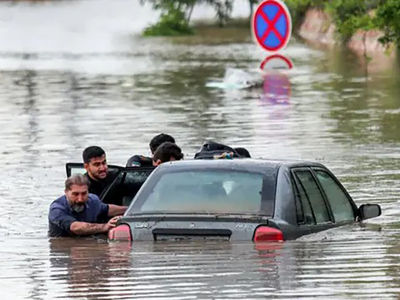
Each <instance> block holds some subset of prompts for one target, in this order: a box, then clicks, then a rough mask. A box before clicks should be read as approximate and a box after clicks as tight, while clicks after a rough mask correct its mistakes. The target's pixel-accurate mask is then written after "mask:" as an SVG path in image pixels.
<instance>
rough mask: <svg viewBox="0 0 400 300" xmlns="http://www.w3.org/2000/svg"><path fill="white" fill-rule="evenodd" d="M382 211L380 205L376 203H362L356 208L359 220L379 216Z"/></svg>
mask: <svg viewBox="0 0 400 300" xmlns="http://www.w3.org/2000/svg"><path fill="white" fill-rule="evenodd" d="M381 213H382V210H381V207H380V206H379V205H378V204H363V205H361V206H360V208H359V209H358V215H359V216H360V220H361V221H362V220H366V219H371V218H375V217H379V216H380V215H381Z"/></svg>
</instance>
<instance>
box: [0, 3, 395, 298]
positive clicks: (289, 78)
mask: <svg viewBox="0 0 400 300" xmlns="http://www.w3.org/2000/svg"><path fill="white" fill-rule="evenodd" d="M245 4H247V1H245ZM0 8H1V9H0V25H1V26H0V37H1V40H2V41H7V42H4V43H2V44H1V45H0V78H1V80H0V102H1V105H0V153H1V156H2V162H3V164H2V175H3V176H2V178H3V180H2V181H0V200H1V203H2V207H3V209H2V210H1V212H0V217H1V219H2V222H0V258H1V263H0V268H1V270H2V273H1V275H0V287H1V290H2V292H3V294H4V295H6V298H13V299H15V298H19V299H21V298H29V299H54V298H66V299H70V298H93V299H101V298H103V299H105V298H107V299H110V298H117V297H118V298H129V299H131V298H166V297H168V298H174V299H190V298H229V299H231V298H246V299H247V298H265V297H272V298H296V299H297V298H309V297H312V296H321V297H324V298H327V297H328V298H337V299H342V298H359V297H360V295H362V296H367V297H368V296H369V297H371V298H397V295H398V293H399V292H400V291H399V288H398V286H399V285H398V281H399V275H398V271H399V270H398V263H397V260H398V256H399V251H398V249H399V245H398V244H399V243H398V237H399V234H398V232H399V227H400V225H399V224H400V223H399V221H398V216H399V213H400V210H399V208H398V200H399V199H398V195H399V194H400V184H399V183H400V172H399V169H400V154H399V152H398V148H399V147H398V145H399V142H400V134H399V133H398V124H399V121H400V120H399V117H400V98H399V97H398V95H399V92H400V85H399V79H398V78H399V76H398V71H397V70H395V69H390V70H387V71H383V72H380V73H370V74H368V73H367V72H366V71H365V68H364V66H363V65H362V64H360V63H359V61H358V60H357V58H356V57H355V56H354V55H352V54H351V53H348V52H346V51H334V50H332V51H329V52H322V51H319V50H315V49H310V48H308V47H307V46H306V45H304V44H302V43H301V42H300V41H296V40H293V41H292V42H291V44H290V45H289V47H288V48H287V49H286V50H285V53H284V54H285V55H287V56H288V57H290V58H291V59H292V60H293V62H294V65H295V68H293V69H292V70H290V71H288V72H285V73H283V72H281V73H278V75H277V74H276V73H273V74H274V75H273V76H272V77H269V78H268V76H267V79H266V81H265V82H264V83H265V85H266V87H267V91H268V93H265V92H264V91H263V87H261V86H260V87H253V88H249V89H221V88H215V87H207V83H209V82H223V80H224V76H225V74H226V72H227V70H232V69H233V70H239V71H244V72H247V73H250V72H251V70H257V69H258V67H259V65H260V61H262V60H263V59H264V58H265V53H263V52H262V51H260V50H259V49H258V47H257V46H256V45H255V44H253V43H252V42H251V38H250V35H249V29H248V28H235V29H234V30H232V29H222V30H216V29H214V30H210V29H209V28H208V27H204V28H202V29H200V31H199V33H200V34H199V35H197V36H193V37H184V38H174V39H167V38H150V39H144V38H142V37H140V36H139V35H138V34H137V33H138V32H139V30H140V28H143V27H144V26H145V25H146V24H147V22H149V21H150V20H151V19H153V18H156V16H154V15H153V12H152V11H151V10H150V9H149V8H148V7H147V8H146V7H141V6H139V4H138V3H135V4H133V2H126V1H119V0H116V1H113V2H110V1H102V0H99V1H75V2H62V1H61V2H57V3H55V2H54V3H53V2H45V3H42V4H36V5H30V4H27V3H18V4H13V5H11V4H10V3H6V2H2V3H1V4H0ZM110 15H113V16H115V17H113V18H110V17H109V16H110ZM133 15H137V16H138V18H136V19H135V18H133V17H132V16H133ZM89 16H90V17H89ZM55 17H57V21H56V22H55V21H54V18H55ZM52 18H53V19H52ZM38 20H42V21H43V22H39V21H38ZM35 24H36V25H35ZM249 70H250V71H249ZM238 79H241V77H240V76H239V77H238ZM282 83H283V84H282ZM286 87H287V88H286ZM278 96H279V97H278ZM281 97H283V99H284V101H283V102H282V101H281V100H282V99H281ZM278 100H279V101H278ZM282 104H283V105H282ZM159 132H167V133H170V134H172V135H173V136H175V138H176V140H177V143H178V144H179V145H180V146H181V147H182V149H183V150H184V152H185V154H186V158H191V157H192V156H193V154H194V153H195V152H196V151H197V150H198V149H199V147H200V145H201V144H202V142H203V141H204V140H205V139H208V138H212V139H214V140H216V141H220V142H223V143H226V144H229V145H232V146H243V147H246V148H248V149H249V150H250V152H251V153H252V156H253V157H272V158H274V157H277V158H295V159H296V158H301V159H309V160H317V161H321V162H323V163H325V164H326V165H327V166H328V167H329V168H331V169H332V170H333V171H334V173H335V174H337V175H338V177H339V178H340V179H341V180H342V181H343V183H344V185H345V186H346V187H347V188H348V190H349V192H350V194H351V195H352V196H353V198H354V199H355V201H356V203H357V204H358V205H360V204H362V203H366V202H374V203H379V204H380V205H381V206H382V208H383V216H382V217H380V218H377V219H373V220H371V221H368V222H366V224H363V225H358V224H357V225H354V226H346V227H343V228H337V229H335V230H330V231H326V232H322V233H318V234H315V235H312V236H306V237H303V238H301V239H300V240H297V241H291V242H285V243H283V244H275V245H263V246H259V245H254V244H252V243H238V244H232V243H221V242H219V243H217V242H214V243H212V242H210V243H206V244H204V243H199V242H193V243H166V242H165V243H162V242H161V243H158V242H157V243H137V244H133V245H132V247H131V248H130V246H129V245H126V244H118V243H116V244H114V243H112V244H109V243H107V242H105V241H104V240H101V239H79V240H74V239H58V240H57V239H56V240H50V241H49V240H48V239H47V237H46V233H47V212H48V207H49V204H50V203H51V202H52V201H53V200H54V199H56V198H57V197H58V196H60V195H61V194H62V191H63V181H64V178H65V169H64V163H65V162H66V161H80V160H81V151H82V149H84V148H85V147H86V146H89V145H92V144H98V145H101V146H103V147H104V148H105V150H106V151H107V154H108V157H107V158H108V160H109V162H110V163H112V164H121V165H124V164H125V162H126V160H127V159H128V158H129V157H130V156H131V155H133V154H138V153H140V154H148V152H149V150H148V142H149V140H150V139H151V137H153V136H154V135H155V134H156V133H159ZM7 296H8V297H7Z"/></svg>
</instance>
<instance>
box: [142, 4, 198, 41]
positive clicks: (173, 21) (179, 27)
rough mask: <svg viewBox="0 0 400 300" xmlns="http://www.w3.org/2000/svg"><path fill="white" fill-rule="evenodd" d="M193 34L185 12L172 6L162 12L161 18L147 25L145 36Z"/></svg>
mask: <svg viewBox="0 0 400 300" xmlns="http://www.w3.org/2000/svg"><path fill="white" fill-rule="evenodd" d="M185 34H193V29H192V28H190V27H189V24H188V21H187V20H186V18H185V14H184V13H183V12H182V11H180V10H179V9H177V8H175V7H170V8H169V9H168V10H167V11H166V12H163V13H162V14H161V17H160V20H159V21H158V22H157V23H156V24H154V25H151V26H149V27H147V28H146V29H145V30H144V32H143V35H144V36H176V35H185Z"/></svg>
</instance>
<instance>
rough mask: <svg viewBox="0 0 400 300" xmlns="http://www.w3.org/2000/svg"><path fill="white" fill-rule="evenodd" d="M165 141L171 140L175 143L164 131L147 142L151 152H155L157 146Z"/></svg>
mask: <svg viewBox="0 0 400 300" xmlns="http://www.w3.org/2000/svg"><path fill="white" fill-rule="evenodd" d="M165 142H171V143H174V144H175V139H174V138H173V137H172V136H170V135H169V134H166V133H160V134H157V135H156V136H155V137H153V138H152V139H151V141H150V144H149V146H150V150H151V153H154V152H156V150H157V148H158V147H159V146H160V145H161V144H162V143H165Z"/></svg>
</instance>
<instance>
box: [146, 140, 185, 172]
mask: <svg viewBox="0 0 400 300" xmlns="http://www.w3.org/2000/svg"><path fill="white" fill-rule="evenodd" d="M182 158H183V154H182V150H181V148H179V147H178V146H177V145H176V144H174V143H171V142H165V143H162V144H161V145H160V146H159V147H158V148H157V150H156V152H154V155H153V166H158V165H159V164H161V163H163V162H167V161H173V160H181V159H182Z"/></svg>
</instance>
